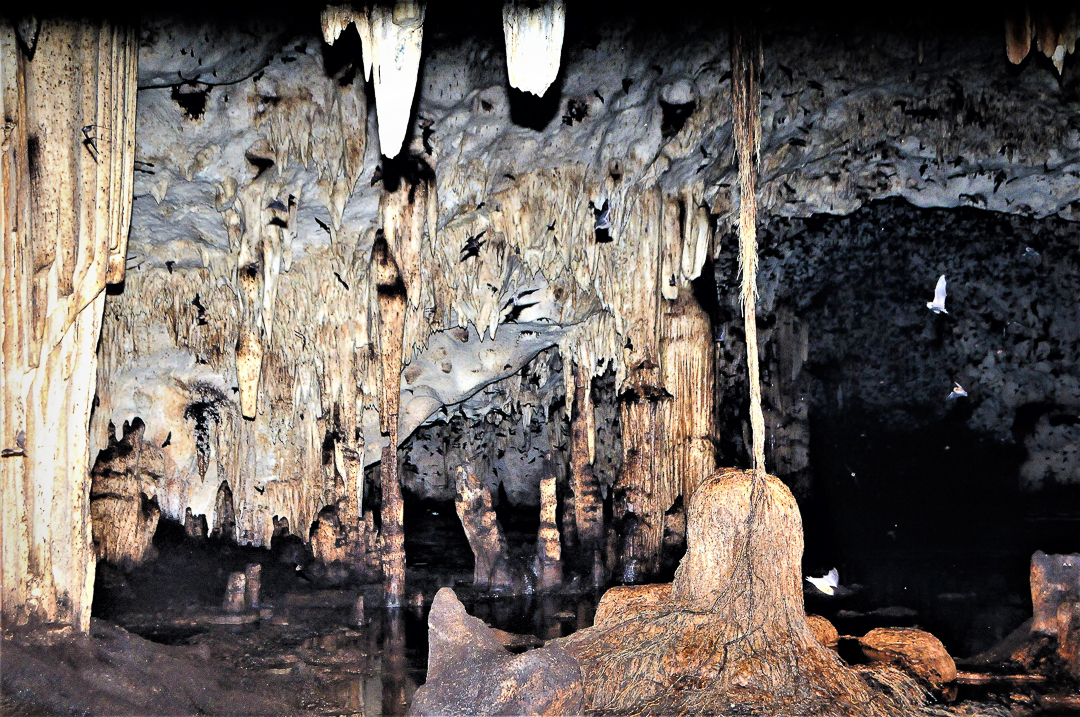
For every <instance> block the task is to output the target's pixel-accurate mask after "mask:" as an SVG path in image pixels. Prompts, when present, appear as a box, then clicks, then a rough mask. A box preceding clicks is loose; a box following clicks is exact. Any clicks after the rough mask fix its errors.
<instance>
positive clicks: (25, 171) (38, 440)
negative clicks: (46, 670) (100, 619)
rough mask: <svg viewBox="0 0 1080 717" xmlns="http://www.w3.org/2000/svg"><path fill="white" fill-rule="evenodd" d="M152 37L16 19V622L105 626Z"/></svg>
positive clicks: (7, 125) (12, 68)
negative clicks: (98, 410) (103, 579)
mask: <svg viewBox="0 0 1080 717" xmlns="http://www.w3.org/2000/svg"><path fill="white" fill-rule="evenodd" d="M136 39H137V36H136V33H135V32H134V30H132V29H131V28H127V27H116V26H113V25H111V24H109V23H108V22H104V21H82V22H77V21H70V20H51V19H50V20H43V21H42V22H40V23H34V22H23V23H19V27H18V29H16V28H15V27H13V26H12V25H10V24H9V23H8V22H7V21H0V111H2V113H3V125H2V126H0V233H2V235H0V266H2V270H3V282H2V284H3V287H4V290H3V292H2V297H0V306H2V314H3V321H2V322H0V350H2V352H3V360H2V361H0V397H2V400H0V449H2V457H0V488H2V494H3V509H2V510H3V513H2V520H0V527H2V536H3V540H2V543H3V548H2V555H3V570H2V572H3V591H2V596H3V599H2V611H3V617H4V620H5V622H10V623H16V624H21V623H25V622H27V621H30V620H41V621H46V622H60V623H66V624H70V625H72V626H74V627H75V628H76V629H78V630H81V631H86V630H88V629H89V626H90V603H91V598H92V593H93V580H94V551H93V544H92V540H91V519H90V500H89V499H90V495H89V493H90V471H89V465H88V464H89V444H88V423H89V417H90V411H91V401H92V400H93V397H94V386H95V377H96V370H97V354H96V348H97V342H98V337H99V335H100V330H101V319H102V310H103V307H104V302H105V285H106V283H118V282H122V281H123V279H124V262H125V255H126V252H127V232H128V224H129V220H130V213H131V187H132V170H133V166H134V146H135V90H136V72H137V60H138V47H137V44H136Z"/></svg>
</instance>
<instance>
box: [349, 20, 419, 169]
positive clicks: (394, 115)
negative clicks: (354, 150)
mask: <svg viewBox="0 0 1080 717" xmlns="http://www.w3.org/2000/svg"><path fill="white" fill-rule="evenodd" d="M367 18H368V27H367V28H363V29H361V28H360V27H358V28H357V29H358V30H360V40H361V42H362V43H363V51H364V63H365V67H368V66H367V63H368V59H367V58H369V57H370V58H371V60H370V62H371V65H370V69H369V70H368V71H369V72H371V73H372V74H373V75H374V77H373V80H374V84H375V111H376V113H377V114H378V116H379V149H380V151H381V152H382V154H383V155H384V156H386V157H391V158H393V157H396V156H398V153H399V152H400V151H401V146H402V143H403V142H404V141H405V133H406V132H407V131H408V129H409V116H410V114H411V113H412V104H413V94H414V93H415V92H416V77H417V73H418V72H419V70H420V46H421V44H422V42H423V39H424V4H423V3H422V2H417V1H416V0H397V2H396V3H395V4H394V6H393V7H392V8H391V7H389V6H385V5H381V4H374V5H372V6H371V7H370V8H369V9H368V11H367Z"/></svg>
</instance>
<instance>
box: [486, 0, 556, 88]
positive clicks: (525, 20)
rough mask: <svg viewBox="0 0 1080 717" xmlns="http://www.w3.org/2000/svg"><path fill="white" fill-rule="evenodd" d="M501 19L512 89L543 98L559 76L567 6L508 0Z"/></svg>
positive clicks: (550, 0) (549, 1)
mask: <svg viewBox="0 0 1080 717" xmlns="http://www.w3.org/2000/svg"><path fill="white" fill-rule="evenodd" d="M502 15H503V37H504V39H505V41H506V71H507V74H508V75H509V76H510V86H511V87H516V88H517V89H519V90H521V91H522V92H531V93H533V94H534V95H536V96H537V97H543V96H544V93H546V92H547V89H548V87H550V86H551V83H552V82H554V81H555V77H556V76H557V75H558V74H559V61H560V58H561V55H562V44H563V33H564V31H565V29H566V2H565V0H544V1H543V2H539V3H535V2H532V3H530V2H522V1H521V0H508V1H507V2H506V3H505V4H504V5H503V13H502Z"/></svg>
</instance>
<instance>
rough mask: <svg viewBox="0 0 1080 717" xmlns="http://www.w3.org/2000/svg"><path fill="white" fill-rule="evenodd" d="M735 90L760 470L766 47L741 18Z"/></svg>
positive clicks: (735, 34)
mask: <svg viewBox="0 0 1080 717" xmlns="http://www.w3.org/2000/svg"><path fill="white" fill-rule="evenodd" d="M731 37H732V40H731V67H732V82H731V93H732V97H733V102H734V106H735V112H734V115H735V120H734V121H735V133H734V134H735V145H736V149H735V152H736V154H737V155H738V157H739V197H740V199H739V267H740V268H741V270H742V293H741V301H742V309H743V325H744V326H745V330H746V364H747V367H748V370H749V373H750V427H751V433H752V435H753V454H752V458H753V467H754V473H755V475H764V473H765V419H764V417H763V415H762V412H761V379H760V377H759V375H758V374H759V368H758V366H759V360H758V341H757V318H756V316H757V313H756V306H755V304H756V301H757V265H758V257H757V197H756V194H755V192H756V187H757V179H756V172H757V170H756V166H755V165H756V161H757V153H758V145H759V143H760V141H761V118H760V105H761V88H760V87H759V86H758V70H759V65H760V62H761V49H760V47H759V45H758V39H757V35H756V34H754V32H753V29H752V28H751V27H750V25H749V24H748V23H746V22H744V21H737V22H736V23H735V24H734V25H733V26H732V32H731Z"/></svg>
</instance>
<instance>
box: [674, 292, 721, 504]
mask: <svg viewBox="0 0 1080 717" xmlns="http://www.w3.org/2000/svg"><path fill="white" fill-rule="evenodd" d="M662 318H663V328H662V330H661V339H660V354H661V359H660V364H661V374H662V376H663V383H664V388H665V389H666V390H667V391H668V393H670V394H671V399H670V400H668V401H664V402H663V403H662V404H661V405H662V408H661V412H660V415H661V420H662V423H663V428H664V441H663V461H662V465H661V470H662V471H663V473H664V477H663V478H662V479H661V481H660V482H661V484H663V485H665V486H670V489H669V491H668V496H667V500H669V501H670V502H669V504H668V506H666V507H665V510H666V509H667V508H670V507H671V504H672V503H674V501H675V495H673V493H675V492H676V491H678V492H679V493H682V496H683V505H689V503H690V499H691V497H692V496H693V493H694V490H695V489H696V488H697V487H698V485H699V484H700V483H701V481H703V480H705V479H706V478H707V477H708V476H709V475H711V474H712V472H713V471H714V470H715V469H716V456H715V451H714V450H713V443H712V439H713V405H714V403H715V401H716V378H715V376H716V371H715V366H714V363H713V346H712V327H711V325H710V323H709V315H708V314H707V313H705V310H704V309H702V308H701V306H700V305H699V304H698V302H697V300H696V299H694V296H693V294H692V293H691V292H690V290H689V289H688V288H685V287H680V289H679V293H678V297H677V298H676V299H675V300H674V301H665V302H663V315H662Z"/></svg>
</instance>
